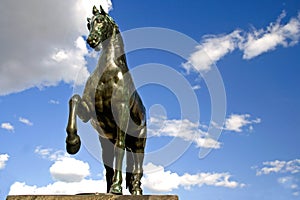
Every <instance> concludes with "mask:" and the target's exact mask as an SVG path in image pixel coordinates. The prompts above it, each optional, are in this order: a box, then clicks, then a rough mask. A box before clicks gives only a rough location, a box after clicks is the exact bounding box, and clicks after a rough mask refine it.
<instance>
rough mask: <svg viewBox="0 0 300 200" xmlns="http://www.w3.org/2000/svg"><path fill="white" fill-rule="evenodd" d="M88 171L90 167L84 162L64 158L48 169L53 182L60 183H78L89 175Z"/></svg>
mask: <svg viewBox="0 0 300 200" xmlns="http://www.w3.org/2000/svg"><path fill="white" fill-rule="evenodd" d="M89 169H90V166H89V164H88V163H86V162H83V161H81V160H76V159H75V158H69V157H64V158H62V159H61V160H58V161H55V163H54V164H53V165H52V166H51V167H50V174H51V176H52V178H53V179H54V180H57V181H60V182H68V183H70V182H80V181H82V180H83V179H84V178H86V177H87V176H89V175H90V170H89Z"/></svg>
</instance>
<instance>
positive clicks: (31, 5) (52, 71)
mask: <svg viewBox="0 0 300 200" xmlns="http://www.w3.org/2000/svg"><path fill="white" fill-rule="evenodd" d="M100 3H101V4H102V5H103V7H104V9H105V10H106V11H108V10H110V9H111V8H112V3H111V1H110V0H91V1H84V0H75V1H74V0H65V1H59V0H53V1H47V2H45V1H37V0H28V1H26V2H25V1H17V0H11V1H1V3H0V7H1V8H2V9H1V12H0V19H1V20H0V26H1V27H2V29H1V37H0V43H1V47H0V52H1V54H0V85H1V88H0V95H7V94H11V93H15V92H20V91H23V90H26V89H28V88H31V87H47V86H55V85H57V84H58V83H60V82H61V81H63V82H65V83H68V84H73V83H75V84H83V83H84V82H85V80H86V78H87V77H88V76H89V72H88V70H87V68H86V60H85V56H88V50H87V47H86V43H85V41H84V39H83V38H82V35H86V34H87V29H86V17H87V16H90V15H91V12H92V6H93V5H94V4H95V5H100ZM79 71H80V73H79ZM78 74H79V75H80V76H78Z"/></svg>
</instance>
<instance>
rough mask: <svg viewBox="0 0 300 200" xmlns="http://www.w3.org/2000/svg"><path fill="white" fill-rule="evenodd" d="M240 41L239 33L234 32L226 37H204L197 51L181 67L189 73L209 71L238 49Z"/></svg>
mask: <svg viewBox="0 0 300 200" xmlns="http://www.w3.org/2000/svg"><path fill="white" fill-rule="evenodd" d="M239 40H241V35H240V31H239V30H236V31H233V32H232V33H230V34H228V35H218V36H215V35H206V36H204V37H203V41H202V43H201V44H200V45H199V46H197V47H196V49H197V51H195V52H194V53H192V54H191V55H190V56H189V58H188V61H187V62H186V63H184V64H183V67H184V68H185V69H186V70H187V71H190V70H191V69H193V68H194V69H195V70H197V71H209V70H210V69H211V66H212V65H214V63H215V62H217V61H218V60H220V59H221V58H222V57H224V56H225V55H226V54H228V53H230V52H232V51H233V50H234V49H235V48H237V47H238V41H239Z"/></svg>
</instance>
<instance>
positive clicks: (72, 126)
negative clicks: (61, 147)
mask: <svg viewBox="0 0 300 200" xmlns="http://www.w3.org/2000/svg"><path fill="white" fill-rule="evenodd" d="M77 115H78V116H79V117H80V118H81V119H82V120H83V121H84V122H87V121H88V120H89V119H90V117H89V109H88V106H87V104H86V103H85V102H84V101H82V99H81V97H80V96H79V95H77V94H76V95H74V96H73V97H72V98H71V99H70V101H69V120H68V125H67V128H66V131H67V134H68V136H67V139H66V143H67V146H66V149H67V152H68V153H69V154H76V153H77V152H78V151H79V149H80V145H81V142H80V138H79V136H78V135H77V122H76V116H77Z"/></svg>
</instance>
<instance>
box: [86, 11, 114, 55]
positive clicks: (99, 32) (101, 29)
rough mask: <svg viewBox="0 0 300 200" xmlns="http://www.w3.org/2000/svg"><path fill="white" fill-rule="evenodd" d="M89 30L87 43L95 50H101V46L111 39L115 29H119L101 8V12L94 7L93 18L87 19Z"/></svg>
mask: <svg viewBox="0 0 300 200" xmlns="http://www.w3.org/2000/svg"><path fill="white" fill-rule="evenodd" d="M87 22H88V23H87V28H88V30H89V31H90V33H89V36H88V38H87V43H88V44H89V45H90V47H92V48H93V49H96V50H99V49H100V48H99V47H100V44H101V43H102V42H104V41H105V40H107V39H109V38H110V37H111V36H112V34H113V30H114V28H117V25H116V23H115V22H114V20H113V19H112V18H111V17H110V16H109V15H108V14H107V13H106V12H105V11H104V10H103V8H102V6H100V10H98V9H97V8H96V6H94V7H93V16H92V18H87Z"/></svg>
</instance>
